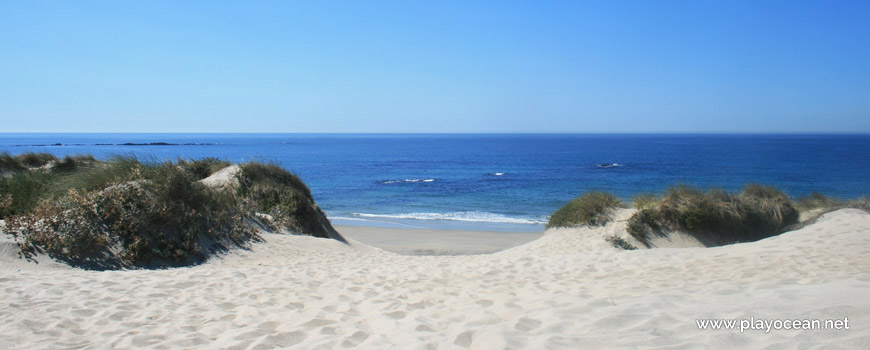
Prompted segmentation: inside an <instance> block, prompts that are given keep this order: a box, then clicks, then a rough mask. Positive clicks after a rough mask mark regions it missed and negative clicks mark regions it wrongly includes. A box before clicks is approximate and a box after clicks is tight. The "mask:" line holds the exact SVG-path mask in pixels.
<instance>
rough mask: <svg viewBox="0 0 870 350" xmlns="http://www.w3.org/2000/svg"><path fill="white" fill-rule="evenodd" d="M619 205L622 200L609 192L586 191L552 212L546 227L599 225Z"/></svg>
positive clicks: (620, 205) (602, 223)
mask: <svg viewBox="0 0 870 350" xmlns="http://www.w3.org/2000/svg"><path fill="white" fill-rule="evenodd" d="M619 207H622V202H621V201H620V200H619V199H618V198H616V197H615V196H613V195H612V194H610V193H606V192H587V193H585V194H583V195H581V196H580V197H577V198H575V199H573V200H571V201H570V202H568V203H567V204H565V206H563V207H562V208H559V210H557V211H556V212H555V213H553V215H552V216H550V220H549V221H548V222H547V227H548V228H550V227H574V226H601V225H604V224H606V223H607V222H608V221H610V218H611V214H612V213H613V210H614V209H616V208H619Z"/></svg>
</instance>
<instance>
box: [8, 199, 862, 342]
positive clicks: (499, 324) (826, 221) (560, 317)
mask: <svg viewBox="0 0 870 350" xmlns="http://www.w3.org/2000/svg"><path fill="white" fill-rule="evenodd" d="M587 231H588V232H587ZM600 236H601V234H600V233H598V232H595V231H591V230H588V229H580V230H556V231H550V232H548V233H547V234H545V235H544V236H543V237H542V238H540V239H538V240H535V241H533V242H530V243H528V244H526V245H523V246H520V247H516V248H512V249H509V250H507V251H503V252H499V253H494V254H489V255H474V256H403V255H397V254H393V253H389V252H385V251H381V250H379V249H376V248H369V247H364V246H360V245H359V244H358V243H354V242H352V243H353V244H354V245H355V246H352V247H349V246H346V245H343V244H341V243H338V242H334V241H330V240H325V239H316V238H308V237H294V236H281V235H268V236H267V237H266V242H264V243H259V244H256V245H255V246H254V247H253V249H252V250H250V251H242V252H238V253H233V254H230V255H228V256H226V257H224V258H222V259H216V260H214V261H212V262H210V263H208V264H205V265H202V266H197V267H192V268H181V269H172V270H159V271H107V272H89V271H79V270H69V269H62V268H34V267H32V266H22V265H9V264H6V265H4V267H2V268H0V290H2V293H3V301H2V302H0V310H2V312H0V348H6V349H16V348H21V349H58V348H95V349H104V348H143V347H144V348H155V349H163V348H166V349H170V348H172V349H174V348H190V347H194V348H232V349H268V348H278V347H289V346H294V345H295V346H296V347H298V348H302V349H310V348H318V349H320V348H335V349H341V348H349V347H354V346H359V347H362V348H372V349H391V348H395V349H406V348H422V349H436V348H437V349H452V348H475V349H477V348H480V349H485V348H492V349H501V348H516V349H523V348H530V349H547V348H550V349H576V348H697V349H703V348H708V347H710V346H712V345H715V346H714V347H715V348H759V349H760V348H784V349H797V348H816V347H824V348H844V349H866V348H870V299H868V296H870V215H868V214H866V213H864V212H861V211H857V210H841V211H838V212H836V213H831V214H828V215H826V216H825V217H824V218H823V219H822V220H821V221H820V222H818V223H817V224H814V225H812V226H810V227H807V228H805V229H802V230H799V231H795V232H790V233H787V234H784V235H781V236H778V237H774V238H771V239H767V240H764V241H760V242H755V243H749V244H740V245H734V246H725V247H718V248H684V249H653V250H644V251H619V250H615V249H611V248H608V247H607V246H606V244H605V243H603V240H601V237H600ZM356 248H360V249H356ZM749 317H754V318H756V319H777V318H778V319H781V318H789V319H794V318H815V319H836V318H839V319H842V318H844V317H848V318H849V321H850V325H851V329H849V330H839V331H836V330H808V331H797V330H773V331H771V332H770V333H765V332H764V331H758V330H747V331H746V332H745V333H742V334H741V333H740V332H739V331H737V330H699V329H698V327H697V326H696V323H695V320H696V319H698V318H729V319H740V318H749ZM705 345H706V346H705Z"/></svg>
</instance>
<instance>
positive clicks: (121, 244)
mask: <svg viewBox="0 0 870 350" xmlns="http://www.w3.org/2000/svg"><path fill="white" fill-rule="evenodd" d="M140 166H141V165H140ZM142 167H143V168H144V170H139V171H133V173H134V174H138V176H139V177H138V178H137V179H135V180H134V181H126V182H116V183H114V184H112V185H111V186H109V187H106V188H104V189H99V190H73V189H71V190H69V191H68V193H67V194H66V195H64V196H62V197H60V198H58V199H54V200H43V201H42V202H40V204H39V205H37V206H36V207H35V208H34V209H33V210H32V211H31V212H30V213H29V214H28V215H23V216H19V217H15V218H14V219H13V220H12V222H11V225H10V226H11V227H17V228H18V230H19V232H20V234H21V235H22V236H23V238H24V242H25V245H26V247H41V248H43V249H45V250H46V251H48V252H49V253H51V254H52V255H54V256H55V257H57V258H60V259H63V260H67V261H69V262H71V263H77V262H81V261H82V260H83V259H84V258H86V257H88V258H89V259H90V260H91V261H90V262H91V263H94V262H95V261H96V262H98V266H101V267H116V266H151V265H158V266H167V265H168V266H171V265H179V264H187V263H191V262H194V261H198V260H200V259H202V258H204V257H205V256H206V255H207V253H208V249H209V247H208V245H210V244H213V243H218V244H219V242H222V241H226V242H233V243H241V242H243V241H245V240H247V239H249V238H251V237H253V236H254V232H253V231H252V230H251V229H250V228H249V227H248V226H246V225H245V212H243V211H242V210H240V209H239V206H238V203H237V202H236V200H235V197H233V196H232V194H228V193H223V192H218V191H212V190H210V189H208V188H206V187H205V186H203V185H202V184H199V183H198V182H196V180H195V177H194V176H193V174H191V173H189V172H186V171H184V170H183V169H179V168H178V167H176V166H175V165H173V164H172V163H165V164H162V165H150V166H142ZM110 244H113V245H114V246H115V247H116V248H117V249H116V250H117V252H114V253H113V251H112V250H111V249H110ZM26 247H25V248H26Z"/></svg>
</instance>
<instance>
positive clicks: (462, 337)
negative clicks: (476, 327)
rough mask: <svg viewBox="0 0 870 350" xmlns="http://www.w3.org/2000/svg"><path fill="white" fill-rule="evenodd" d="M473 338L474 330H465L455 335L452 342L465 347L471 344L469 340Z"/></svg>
mask: <svg viewBox="0 0 870 350" xmlns="http://www.w3.org/2000/svg"><path fill="white" fill-rule="evenodd" d="M472 340H474V331H465V332H462V333H460V334H459V335H457V336H456V339H455V340H454V341H453V344H456V345H459V346H461V347H464V348H467V347H469V346H471V341H472Z"/></svg>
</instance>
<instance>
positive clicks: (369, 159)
mask: <svg viewBox="0 0 870 350" xmlns="http://www.w3.org/2000/svg"><path fill="white" fill-rule="evenodd" d="M153 142H163V143H168V145H148V146H144V145H124V144H125V143H139V144H141V143H153ZM0 152H9V153H11V154H19V153H25V152H48V153H52V154H55V155H58V156H63V155H70V154H93V155H94V156H96V157H97V158H100V159H106V158H109V157H112V156H114V155H135V156H137V157H140V158H142V159H153V160H168V159H176V158H179V157H181V158H201V157H217V158H222V159H225V160H229V161H233V162H240V161H248V160H260V161H268V162H274V163H277V164H279V165H281V166H283V167H284V168H286V169H288V170H290V171H292V172H294V173H296V174H297V175H299V176H300V177H301V178H302V179H303V180H304V181H305V182H306V183H307V184H308V185H309V187H310V188H311V191H312V194H313V195H314V197H315V200H316V201H317V203H318V204H319V205H320V206H321V208H323V210H324V211H326V213H327V215H328V216H329V217H330V218H331V219H332V220H333V222H334V223H339V224H354V225H375V226H399V227H425V228H449V229H485V230H504V231H542V230H543V224H544V223H545V222H546V219H547V216H548V215H549V214H551V213H552V212H553V211H555V210H556V209H558V208H559V207H560V206H562V205H563V204H564V203H565V202H567V201H568V200H570V199H572V198H574V197H576V196H578V195H580V194H582V193H583V192H586V191H589V190H603V191H608V192H611V193H614V194H616V195H617V196H620V197H622V198H624V199H630V198H631V196H633V195H635V194H637V193H640V192H654V193H655V192H660V191H663V190H665V189H666V188H667V187H668V186H671V185H674V184H690V185H695V186H700V187H704V188H707V187H717V188H723V189H726V190H739V189H740V188H741V187H742V186H743V185H744V184H746V183H748V182H758V183H763V184H769V185H774V186H776V187H778V188H780V189H782V190H784V191H785V192H786V193H788V194H789V195H791V196H793V197H799V196H805V195H807V194H810V193H812V192H819V193H822V194H826V195H831V196H836V197H843V198H855V197H860V196H867V195H870V180H868V175H870V135H739V134H738V135H730V134H729V135H708V134H702V135H684V134H676V135H667V134H653V135H638V134H0ZM603 164H609V165H613V164H617V165H616V166H602V165H603Z"/></svg>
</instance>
